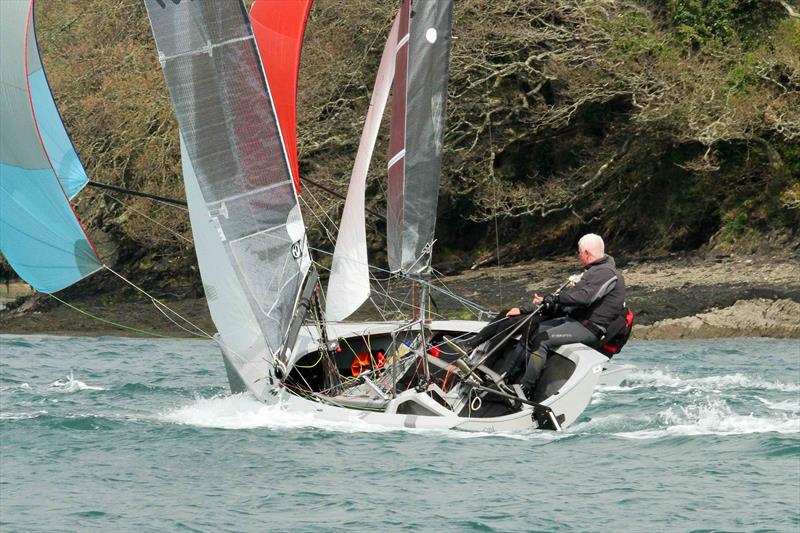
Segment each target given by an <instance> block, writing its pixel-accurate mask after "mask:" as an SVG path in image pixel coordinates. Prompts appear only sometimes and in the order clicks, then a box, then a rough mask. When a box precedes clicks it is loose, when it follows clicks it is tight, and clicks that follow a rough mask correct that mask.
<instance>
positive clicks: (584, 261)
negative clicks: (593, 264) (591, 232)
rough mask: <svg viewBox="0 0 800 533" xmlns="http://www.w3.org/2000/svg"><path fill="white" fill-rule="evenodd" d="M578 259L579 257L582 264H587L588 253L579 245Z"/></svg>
mask: <svg viewBox="0 0 800 533" xmlns="http://www.w3.org/2000/svg"><path fill="white" fill-rule="evenodd" d="M578 259H580V260H581V263H582V264H584V265H588V264H589V254H588V253H587V252H586V250H584V249H582V248H580V247H579V248H578Z"/></svg>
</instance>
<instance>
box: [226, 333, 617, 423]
mask: <svg viewBox="0 0 800 533" xmlns="http://www.w3.org/2000/svg"><path fill="white" fill-rule="evenodd" d="M401 325H402V324H400V323H386V322H382V323H360V324H357V323H341V324H330V325H329V329H328V335H329V337H330V338H347V337H354V338H360V337H362V336H363V335H367V334H369V335H380V334H384V335H385V334H387V333H389V332H391V331H393V330H395V329H397V327H398V326H401ZM483 325H485V324H484V323H482V322H475V321H435V322H433V323H432V324H431V325H430V329H431V331H433V332H437V331H439V332H449V333H455V334H458V333H464V332H470V331H477V330H479V329H480V328H481V327H482V326H483ZM303 333H304V334H302V335H301V337H300V338H299V339H298V343H297V349H296V352H295V354H294V358H293V359H294V360H295V361H296V360H299V359H300V358H301V357H303V356H304V355H306V354H308V353H310V352H312V351H314V350H316V349H317V340H316V339H315V337H314V336H313V335H312V331H310V330H305V331H304V332H303ZM222 352H223V358H224V359H225V364H226V368H227V370H228V376H229V380H230V383H231V390H232V391H234V392H241V391H242V390H243V385H244V383H246V382H247V380H242V379H240V378H239V377H238V376H237V375H236V374H237V373H236V365H235V362H236V359H235V358H232V357H231V356H230V355H229V354H228V353H227V352H226V349H225V347H224V346H223V347H222ZM557 354H558V355H554V354H551V356H550V359H549V361H553V360H555V359H559V360H560V361H561V367H562V368H567V367H568V368H569V369H570V370H571V371H570V372H569V374H568V376H567V375H566V374H564V371H563V370H562V372H561V373H562V374H564V376H563V379H561V378H558V377H557V376H556V377H557V379H553V380H552V387H551V386H549V385H548V392H547V397H546V398H544V399H540V400H539V401H540V404H541V405H543V406H546V407H549V408H550V409H552V412H553V414H554V415H555V416H556V417H557V419H558V420H559V422H560V426H561V427H562V428H563V427H566V426H568V425H570V424H571V423H573V422H574V421H575V420H576V419H577V418H578V417H579V416H580V414H581V413H582V412H583V410H584V409H585V408H586V406H587V405H588V404H589V401H590V399H591V395H592V392H593V391H594V389H595V386H596V385H597V383H598V380H599V378H600V375H601V372H602V371H603V367H604V364H605V363H606V362H607V361H608V358H606V357H605V356H604V355H602V354H600V353H599V352H597V351H595V350H593V349H591V348H588V347H586V346H584V345H582V344H569V345H565V346H562V347H560V348H559V349H558V351H557ZM558 356H560V358H559V357H558ZM552 366H553V367H556V366H558V365H556V364H553V365H552ZM573 366H574V370H573ZM550 367H551V364H550V363H549V364H548V368H550ZM547 377H548V370H547V369H546V370H545V372H544V373H543V378H547ZM537 388H538V387H537ZM432 389H437V391H439V392H441V389H438V387H436V386H430V387H429V389H428V390H432ZM550 389H552V390H550ZM251 392H253V393H255V394H256V396H257V397H258V398H259V399H260V400H262V401H266V402H269V403H272V402H275V401H276V399H278V400H279V401H280V402H281V403H282V404H283V405H284V406H285V408H286V409H288V410H290V411H296V412H298V413H310V414H312V415H313V416H314V417H315V418H317V419H319V420H321V421H331V422H343V423H348V422H352V423H367V424H375V425H378V426H384V427H393V428H421V429H460V430H465V431H480V432H493V431H520V430H531V429H537V428H538V427H539V424H538V423H537V422H536V419H535V417H533V416H532V415H533V408H532V407H529V406H522V409H521V410H519V411H517V412H513V413H510V414H504V415H502V416H495V417H477V416H474V417H473V416H459V415H458V414H457V413H456V412H454V411H453V410H450V409H448V408H447V407H445V406H444V405H442V404H441V403H439V402H437V401H435V400H434V399H432V398H431V396H430V395H429V394H427V393H426V391H423V392H418V391H416V390H415V389H413V388H412V389H410V390H406V391H405V392H402V393H400V394H398V395H397V396H396V397H394V398H391V399H390V400H388V402H387V401H383V402H380V403H381V405H380V410H374V409H375V408H374V407H372V409H370V410H367V409H366V408H358V405H354V404H355V402H354V401H350V402H348V398H346V397H338V396H333V397H328V396H321V395H320V396H318V397H317V398H315V399H309V398H306V397H301V396H299V395H297V394H295V393H293V392H292V391H291V390H289V389H288V388H285V387H283V386H281V385H279V384H277V382H276V386H275V387H272V388H269V387H268V388H266V389H261V390H260V391H253V390H251ZM376 401H380V399H379V398H377V394H376ZM343 403H350V404H351V405H348V406H345V405H342V404H343ZM337 404H338V405H337ZM411 404H413V405H412V409H411V411H413V412H415V413H416V414H407V413H403V414H401V413H398V410H405V411H409V409H408V406H409V405H411ZM362 405H363V406H364V407H370V406H368V402H367V403H362ZM403 406H405V407H406V408H405V409H403ZM461 412H462V414H463V410H461ZM421 413H424V414H421Z"/></svg>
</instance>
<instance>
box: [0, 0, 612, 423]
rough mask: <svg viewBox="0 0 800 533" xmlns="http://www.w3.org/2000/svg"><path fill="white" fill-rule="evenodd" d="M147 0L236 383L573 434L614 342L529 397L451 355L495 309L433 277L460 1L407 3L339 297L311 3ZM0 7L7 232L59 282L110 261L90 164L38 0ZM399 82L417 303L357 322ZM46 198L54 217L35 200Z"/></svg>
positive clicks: (396, 153) (555, 366)
mask: <svg viewBox="0 0 800 533" xmlns="http://www.w3.org/2000/svg"><path fill="white" fill-rule="evenodd" d="M144 1H145V5H146V8H147V12H148V16H149V19H150V23H151V28H152V31H153V35H154V38H155V42H156V46H157V49H158V55H159V61H160V64H161V66H162V68H163V71H164V76H165V78H166V81H167V85H168V88H169V92H170V96H171V98H172V103H173V107H174V109H175V114H176V116H177V120H178V125H179V133H180V146H181V157H182V164H183V179H184V184H185V189H186V199H187V203H188V208H189V214H190V222H191V226H192V233H193V236H194V243H195V249H196V254H197V259H198V264H199V267H200V272H201V276H202V281H203V286H204V289H205V293H206V298H207V302H208V307H209V310H210V313H211V316H212V319H213V321H214V323H215V325H216V327H217V330H218V333H217V334H216V335H215V337H214V338H215V340H216V341H217V343H218V344H219V346H220V348H221V351H222V355H223V361H224V364H225V368H226V371H227V375H228V380H229V383H230V387H231V390H232V391H233V392H234V393H239V392H249V393H251V394H253V395H254V396H255V397H256V398H257V399H259V400H261V401H265V402H280V404H281V405H283V406H284V408H286V409H288V410H290V411H294V412H303V413H311V414H312V415H313V416H315V417H317V418H320V419H325V420H333V421H361V422H366V423H374V424H378V425H384V426H392V427H401V428H441V429H445V428H458V429H462V430H470V431H500V430H503V431H507V430H514V431H516V430H527V429H561V428H563V427H565V426H567V425H569V424H571V423H572V422H574V421H575V420H576V419H577V418H578V416H580V414H581V413H582V412H583V410H584V409H585V407H586V406H587V405H588V403H589V400H590V398H591V394H592V392H593V390H594V388H595V386H596V384H597V382H598V378H599V376H600V373H601V372H602V370H603V367H604V365H605V363H606V362H607V361H608V359H607V358H606V357H605V356H603V355H602V354H600V353H599V352H597V351H595V350H594V349H592V348H589V347H587V346H583V345H579V344H575V345H567V346H563V347H561V348H559V349H558V351H557V353H553V354H551V355H550V356H549V358H548V362H547V366H546V367H545V369H544V371H543V373H542V376H541V378H540V380H539V382H538V384H537V386H536V390H535V391H534V395H533V398H532V400H529V399H527V398H525V397H524V396H523V395H522V392H521V389H520V387H519V386H518V385H515V383H514V382H513V379H512V377H511V376H506V375H503V374H498V358H497V357H494V358H493V357H490V356H491V355H492V354H491V350H488V349H487V350H486V352H485V353H484V352H481V351H480V350H478V351H476V352H474V353H472V354H469V355H467V356H466V357H463V356H459V355H458V354H457V353H453V352H452V351H449V350H448V348H447V344H446V343H445V340H444V337H445V336H446V335H448V336H452V337H456V338H457V337H459V336H461V335H464V334H468V333H470V332H475V331H478V330H479V329H480V328H481V327H483V326H484V325H485V322H482V321H479V320H473V321H461V320H438V319H433V318H432V313H431V311H430V309H429V307H428V305H427V302H428V299H429V292H430V291H431V290H437V288H436V286H435V285H434V284H432V283H431V281H430V280H431V271H432V269H431V257H432V250H433V245H434V242H435V239H434V229H435V218H436V217H435V215H436V204H437V195H438V187H439V185H438V182H439V175H440V172H441V165H442V151H443V141H444V128H445V115H446V113H445V106H446V102H447V67H448V58H449V51H450V39H451V21H452V0H428V1H415V2H412V1H411V0H402V1H401V2H400V9H399V12H398V14H397V17H396V18H395V21H394V24H393V25H392V29H391V32H390V35H389V39H388V41H387V43H386V46H385V48H384V52H383V56H382V60H381V63H380V67H379V69H378V74H377V79H376V83H375V88H374V91H373V96H372V101H371V104H370V110H369V112H368V114H367V119H366V122H365V126H364V132H363V135H362V138H361V143H360V145H359V149H358V153H357V156H356V160H355V164H354V168H353V174H352V177H351V182H350V186H349V189H348V194H347V201H346V204H345V208H344V214H343V217H342V227H341V229H340V231H339V236H338V240H337V243H336V251H335V252H334V259H333V264H332V272H331V275H330V280H329V284H328V288H327V291H326V292H327V295H328V298H327V303H324V302H323V301H322V298H321V296H322V294H323V291H322V288H321V286H320V282H319V276H318V274H317V265H316V264H315V263H314V261H313V259H312V256H311V254H310V250H309V245H308V242H307V238H306V228H305V223H304V221H303V215H302V212H301V209H300V203H299V197H298V194H299V186H300V177H299V170H298V169H299V165H298V157H297V146H296V118H295V106H296V99H295V96H296V87H297V71H298V68H299V57H300V49H301V42H302V37H303V33H304V29H305V24H306V19H307V16H308V13H309V9H310V6H311V0H257V1H256V3H255V4H254V6H253V8H252V11H251V13H249V14H248V12H247V11H246V9H245V8H244V5H243V3H242V1H241V0H204V1H202V2H200V1H190V0H183V1H181V0H144ZM0 6H2V17H0V24H1V25H2V29H3V35H4V44H3V47H2V54H3V57H2V59H3V78H2V87H1V89H2V97H3V100H2V109H0V111H1V112H2V119H3V123H4V125H6V124H14V125H15V126H16V128H15V129H14V131H15V134H14V135H13V136H12V135H10V134H9V133H8V131H9V128H6V127H4V128H2V134H3V137H2V143H0V164H2V165H3V166H2V180H0V181H1V183H0V186H1V187H2V189H3V195H2V202H3V204H2V206H0V207H2V213H0V222H1V223H2V225H0V246H2V250H3V253H4V254H5V256H6V257H7V259H8V260H9V262H10V264H11V265H12V267H13V268H14V269H15V270H16V271H17V273H18V274H19V275H20V276H21V277H22V278H23V279H25V280H26V281H28V282H29V283H31V285H33V286H34V287H35V288H36V289H37V290H39V291H41V292H55V291H58V290H60V289H62V288H64V287H66V286H68V285H71V284H72V283H75V282H76V281H77V280H79V279H81V278H83V277H85V276H86V275H89V274H91V273H92V272H94V271H96V270H98V269H100V268H108V267H107V266H106V265H104V264H102V262H101V261H100V259H99V258H98V257H97V254H96V253H95V251H94V248H93V246H92V245H91V241H90V240H89V239H88V237H87V236H86V234H85V232H84V231H83V229H82V228H81V226H80V223H79V222H78V220H77V218H76V217H75V214H74V211H73V210H72V208H71V205H70V203H69V199H70V198H71V197H72V196H73V195H74V194H77V192H78V191H79V190H80V188H81V187H82V184H85V180H86V179H87V178H86V177H85V172H83V170H82V166H80V161H79V159H78V158H77V155H76V154H75V151H74V149H73V148H72V146H71V143H70V142H69V137H68V136H67V134H66V131H64V129H63V124H62V123H61V120H60V117H59V116H58V113H57V110H56V109H55V104H54V103H53V101H52V96H51V95H50V91H49V87H47V85H46V79H45V80H44V83H43V82H42V79H44V78H43V74H42V76H41V77H40V78H37V72H38V70H37V67H39V66H40V65H39V63H38V52H37V51H36V48H35V32H34V31H33V15H32V13H33V0H4V1H3V2H0ZM390 89H391V91H392V101H391V112H392V118H391V139H390V142H389V147H390V156H389V163H388V169H387V175H388V190H389V194H388V197H389V198H388V206H387V213H388V215H387V242H388V248H389V250H388V251H389V254H388V257H389V269H390V270H391V272H392V273H393V275H394V276H395V277H397V278H398V279H404V280H408V281H410V282H413V283H414V285H415V287H417V288H418V294H417V300H418V302H419V303H418V305H416V306H415V312H414V316H411V317H409V318H407V319H398V320H383V321H380V322H348V321H347V318H348V317H350V316H351V315H352V314H353V312H355V311H356V309H358V308H359V307H360V306H361V305H362V304H363V303H364V302H365V301H367V300H368V299H369V297H370V293H371V290H372V289H371V286H370V265H369V262H368V257H367V247H366V236H365V235H366V231H365V222H364V189H365V180H366V174H367V169H368V167H369V162H370V159H371V154H372V152H373V149H374V146H375V142H376V138H377V135H378V130H379V125H380V121H381V117H382V116H383V112H384V108H385V107H386V105H387V104H388V100H389V94H390ZM53 139H55V140H53ZM76 161H77V164H76ZM68 162H72V164H71V165H68V164H67V163H68ZM66 169H71V170H70V171H69V172H67V170H66ZM75 176H77V177H75ZM43 199H46V205H43ZM36 205H38V206H40V211H41V212H36V211H31V206H36ZM26 217H27V218H26ZM65 243H66V244H65ZM43 258H48V259H47V260H44V259H43ZM50 258H52V261H51V260H50ZM512 333H513V332H512ZM515 341H516V339H515V338H513V336H509V342H510V343H511V345H513V343H514V342H515Z"/></svg>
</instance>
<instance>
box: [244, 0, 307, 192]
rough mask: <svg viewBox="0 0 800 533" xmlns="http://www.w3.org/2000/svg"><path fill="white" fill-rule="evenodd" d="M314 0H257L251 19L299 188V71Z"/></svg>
mask: <svg viewBox="0 0 800 533" xmlns="http://www.w3.org/2000/svg"><path fill="white" fill-rule="evenodd" d="M312 2H313V0H256V1H255V2H254V3H253V7H251V8H250V23H251V24H252V25H253V35H254V36H255V38H256V44H257V45H258V53H259V56H260V58H261V64H262V65H263V66H264V71H265V72H266V73H267V77H268V79H269V80H270V85H269V88H270V94H271V96H272V103H273V104H274V106H275V113H276V114H277V115H278V125H279V127H280V131H281V136H282V137H283V144H284V146H285V148H286V154H287V156H288V157H289V164H290V170H291V172H292V178H294V182H295V186H296V187H297V190H298V191H299V190H300V166H299V163H298V159H297V75H298V72H299V70H300V52H301V50H302V48H303V34H304V33H305V29H306V21H307V20H308V12H309V11H310V10H311V3H312Z"/></svg>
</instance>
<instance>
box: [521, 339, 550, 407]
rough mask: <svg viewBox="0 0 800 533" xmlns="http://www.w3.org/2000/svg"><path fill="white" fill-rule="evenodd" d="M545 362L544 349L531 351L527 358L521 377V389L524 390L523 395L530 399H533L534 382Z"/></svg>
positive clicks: (540, 373)
mask: <svg viewBox="0 0 800 533" xmlns="http://www.w3.org/2000/svg"><path fill="white" fill-rule="evenodd" d="M546 362H547V352H546V351H545V350H541V351H539V350H537V351H535V352H533V353H532V354H531V356H530V358H529V359H528V368H527V369H526V370H525V375H524V376H523V377H522V390H523V391H524V392H525V396H526V397H527V398H528V399H529V400H531V401H533V395H534V392H535V391H536V382H537V381H539V378H540V377H541V375H542V370H544V365H545V363H546Z"/></svg>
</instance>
